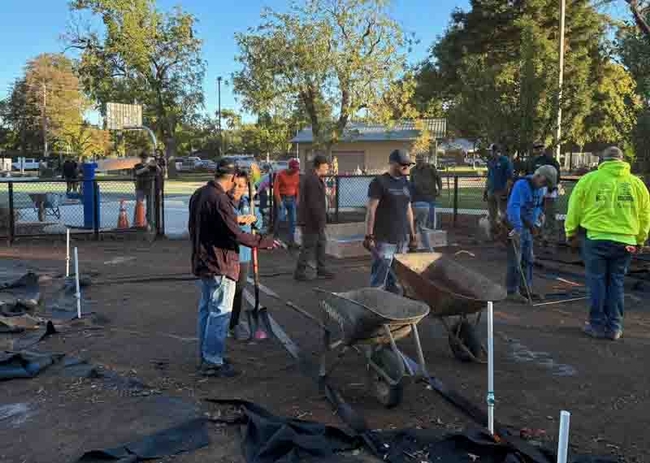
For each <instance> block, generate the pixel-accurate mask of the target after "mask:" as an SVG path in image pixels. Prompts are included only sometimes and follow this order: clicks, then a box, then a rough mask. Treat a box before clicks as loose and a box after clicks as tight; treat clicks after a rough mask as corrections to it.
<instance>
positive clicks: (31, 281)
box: [0, 272, 41, 316]
mask: <svg viewBox="0 0 650 463" xmlns="http://www.w3.org/2000/svg"><path fill="white" fill-rule="evenodd" d="M40 298H41V291H40V287H39V284H38V275H36V274H35V273H33V272H28V273H25V274H24V275H22V276H21V277H19V278H13V279H9V280H4V281H0V313H2V314H3V315H5V316H12V315H22V314H24V313H25V312H26V311H34V310H36V308H37V307H38V302H39V300H40Z"/></svg>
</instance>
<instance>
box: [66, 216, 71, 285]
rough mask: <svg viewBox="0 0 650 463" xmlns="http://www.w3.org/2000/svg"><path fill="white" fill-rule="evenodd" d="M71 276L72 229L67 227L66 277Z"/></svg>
mask: <svg viewBox="0 0 650 463" xmlns="http://www.w3.org/2000/svg"><path fill="white" fill-rule="evenodd" d="M69 276H70V229H69V228H66V229H65V277H66V278H68V277H69Z"/></svg>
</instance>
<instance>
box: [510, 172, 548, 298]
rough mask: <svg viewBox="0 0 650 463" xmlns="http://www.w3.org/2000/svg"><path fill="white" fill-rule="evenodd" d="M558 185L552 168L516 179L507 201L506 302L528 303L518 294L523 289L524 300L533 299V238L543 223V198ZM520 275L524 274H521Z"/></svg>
mask: <svg viewBox="0 0 650 463" xmlns="http://www.w3.org/2000/svg"><path fill="white" fill-rule="evenodd" d="M556 185H557V170H555V168H554V167H553V166H542V167H540V168H539V169H537V170H536V171H535V173H534V174H533V175H527V176H526V177H524V178H522V179H519V180H517V183H515V186H514V187H513V188H512V194H511V195H510V199H509V200H508V209H507V214H508V223H509V224H510V226H511V227H512V230H511V231H510V234H509V238H510V243H509V244H508V271H507V274H506V289H507V290H508V299H509V300H512V301H516V302H524V301H526V300H527V298H525V297H524V296H523V295H522V294H521V291H520V289H519V288H520V287H523V288H524V289H525V292H526V293H527V294H526V296H527V297H533V296H534V294H533V293H532V285H533V262H534V254H533V235H534V234H536V233H537V232H538V231H539V229H540V228H541V226H542V223H543V218H542V217H543V212H542V210H543V209H542V208H543V204H544V195H545V194H546V192H547V191H548V189H553V188H555V186H556ZM520 271H521V272H523V275H522V274H521V272H520Z"/></svg>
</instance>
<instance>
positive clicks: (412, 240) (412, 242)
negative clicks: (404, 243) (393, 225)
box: [408, 235, 419, 252]
mask: <svg viewBox="0 0 650 463" xmlns="http://www.w3.org/2000/svg"><path fill="white" fill-rule="evenodd" d="M408 246H409V252H415V251H417V250H418V247H419V246H418V237H417V235H409V245H408Z"/></svg>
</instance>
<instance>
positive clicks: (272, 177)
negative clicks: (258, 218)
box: [269, 171, 276, 231]
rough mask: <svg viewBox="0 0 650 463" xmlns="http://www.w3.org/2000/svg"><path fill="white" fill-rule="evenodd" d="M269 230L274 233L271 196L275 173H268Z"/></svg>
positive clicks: (273, 201)
mask: <svg viewBox="0 0 650 463" xmlns="http://www.w3.org/2000/svg"><path fill="white" fill-rule="evenodd" d="M269 178H270V182H269V209H270V212H269V229H270V230H273V231H275V219H276V217H275V195H274V194H273V184H274V183H275V173H274V172H273V171H270V172H269Z"/></svg>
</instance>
